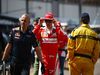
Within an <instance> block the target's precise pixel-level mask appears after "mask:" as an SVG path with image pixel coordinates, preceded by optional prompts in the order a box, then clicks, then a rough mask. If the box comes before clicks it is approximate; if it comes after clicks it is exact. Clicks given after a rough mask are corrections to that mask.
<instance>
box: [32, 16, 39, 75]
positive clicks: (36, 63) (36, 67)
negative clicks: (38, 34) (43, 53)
mask: <svg viewBox="0 0 100 75" xmlns="http://www.w3.org/2000/svg"><path fill="white" fill-rule="evenodd" d="M39 19H40V17H37V18H36V19H35V20H34V22H33V26H36V25H37V24H38V22H39ZM34 52H35V50H34ZM35 54H36V53H34V55H35ZM33 65H34V70H33V75H38V74H39V59H38V57H37V55H35V62H34V64H33Z"/></svg>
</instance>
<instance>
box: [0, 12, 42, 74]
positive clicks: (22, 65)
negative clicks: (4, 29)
mask: <svg viewBox="0 0 100 75" xmlns="http://www.w3.org/2000/svg"><path fill="white" fill-rule="evenodd" d="M19 21H20V27H17V28H14V29H13V30H12V32H11V33H10V35H9V43H8V44H7V46H6V48H5V51H4V55H3V58H2V60H6V59H7V57H8V55H9V53H10V51H11V49H12V58H11V65H12V68H11V69H12V71H13V72H12V75H30V66H31V57H32V56H31V48H32V46H33V47H34V48H35V49H36V53H37V55H38V57H39V59H40V61H41V62H42V58H41V51H40V49H39V47H38V43H37V41H36V40H37V39H36V38H35V35H34V34H33V33H32V32H30V30H29V29H28V27H29V23H30V17H29V16H28V15H27V14H23V15H22V16H21V17H20V18H19Z"/></svg>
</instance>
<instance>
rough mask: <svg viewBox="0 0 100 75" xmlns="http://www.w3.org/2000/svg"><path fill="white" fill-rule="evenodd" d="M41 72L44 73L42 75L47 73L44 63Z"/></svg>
mask: <svg viewBox="0 0 100 75" xmlns="http://www.w3.org/2000/svg"><path fill="white" fill-rule="evenodd" d="M41 72H42V74H44V73H45V66H44V64H43V63H41Z"/></svg>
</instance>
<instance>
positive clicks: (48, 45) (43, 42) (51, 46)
mask: <svg viewBox="0 0 100 75" xmlns="http://www.w3.org/2000/svg"><path fill="white" fill-rule="evenodd" d="M43 22H45V23H46V26H45V27H41V25H42V23H43ZM52 24H54V27H55V28H54V27H53V25H52ZM33 33H35V35H36V37H37V39H38V40H39V41H40V46H41V50H42V54H43V62H44V63H43V64H44V66H45V71H44V70H42V71H43V72H42V73H43V74H44V75H55V66H56V65H55V64H56V56H57V53H58V45H59V44H58V41H59V40H60V39H61V37H60V36H62V35H64V34H63V32H62V31H61V29H60V25H59V23H58V21H56V20H55V19H54V16H53V14H52V13H51V12H49V13H47V14H46V15H45V17H44V18H42V19H41V18H40V20H39V23H38V25H36V27H35V28H34V30H33Z"/></svg>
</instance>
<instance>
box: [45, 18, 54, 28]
mask: <svg viewBox="0 0 100 75" xmlns="http://www.w3.org/2000/svg"><path fill="white" fill-rule="evenodd" d="M52 22H53V21H52V20H45V23H46V26H47V28H49V29H51V28H52Z"/></svg>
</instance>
